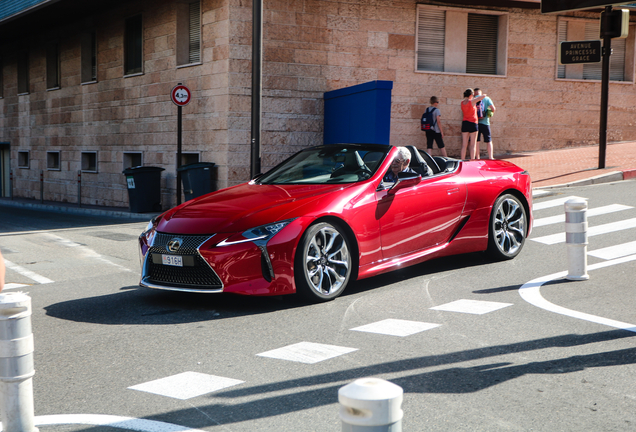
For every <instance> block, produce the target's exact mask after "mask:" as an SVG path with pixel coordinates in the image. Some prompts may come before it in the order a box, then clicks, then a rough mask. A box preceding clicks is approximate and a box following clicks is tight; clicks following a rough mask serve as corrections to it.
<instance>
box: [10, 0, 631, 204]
mask: <svg viewBox="0 0 636 432" xmlns="http://www.w3.org/2000/svg"><path fill="white" fill-rule="evenodd" d="M539 6H540V2H539V1H538V0H527V1H512V0H511V1H501V0H482V1H478V2H475V1H469V0H448V1H430V0H420V1H415V0H264V6H263V21H264V31H263V43H264V48H263V103H262V107H263V114H262V141H261V151H262V162H261V165H262V168H263V170H266V169H268V168H270V167H272V166H273V165H275V164H276V163H278V162H279V161H281V160H282V159H283V158H285V157H287V156H288V155H290V154H292V153H293V152H295V151H297V150H299V149H301V148H304V147H306V146H310V145H315V144H321V143H322V139H323V114H324V104H323V95H324V93H325V92H327V91H331V90H335V89H340V88H343V87H347V86H351V85H355V84H360V83H364V82H368V81H373V80H388V81H392V82H393V90H392V103H391V119H390V122H391V138H390V139H391V143H392V144H396V145H416V146H419V147H425V141H424V136H423V133H422V132H421V131H420V130H419V118H420V116H421V114H422V112H423V110H424V109H425V107H426V106H427V105H428V100H429V98H430V96H432V95H436V96H438V97H439V98H440V100H441V103H440V108H441V111H442V116H443V117H442V118H443V120H444V121H445V124H446V137H445V140H446V143H447V147H448V151H449V154H450V155H451V156H456V157H457V156H458V155H459V148H460V146H461V137H460V123H461V111H460V108H459V103H460V101H461V99H462V93H463V91H464V90H465V89H466V88H468V87H480V88H482V89H483V90H484V92H485V93H487V94H488V95H489V96H490V97H491V98H492V99H493V101H494V102H495V104H496V106H497V113H496V115H495V117H493V122H492V123H493V125H492V129H493V142H494V145H495V154H500V155H501V154H505V153H509V152H518V151H538V150H543V149H554V148H561V147H567V146H581V145H590V144H595V143H597V142H598V137H599V112H600V94H601V90H600V88H601V83H600V64H580V65H568V66H560V65H559V63H558V56H557V48H558V46H559V41H564V40H570V41H571V40H590V39H598V26H599V15H600V14H599V12H600V11H598V10H595V11H576V12H567V13H560V14H554V15H552V14H551V15H546V14H541V13H540V9H539ZM251 20H252V4H251V1H249V0H196V1H192V0H128V1H123V0H111V1H107V0H92V1H90V2H88V1H85V0H57V1H52V0H11V1H4V2H2V3H0V65H1V66H0V72H1V73H0V179H2V187H1V188H0V191H1V192H2V194H1V195H2V196H9V194H10V192H11V191H10V190H9V183H10V182H9V179H8V177H9V175H12V178H13V181H12V193H13V195H14V196H19V197H28V198H39V197H40V184H41V183H40V176H41V175H42V177H43V180H44V182H43V184H44V189H43V194H44V199H46V200H54V201H61V202H77V183H76V182H77V175H78V171H80V172H81V174H82V189H81V194H82V203H85V204H97V205H105V206H119V207H125V206H127V204H128V196H127V190H126V179H125V176H124V175H123V174H122V170H123V169H124V168H126V167H129V166H136V165H142V164H143V165H150V166H159V167H163V168H165V171H164V172H163V175H162V194H163V195H162V197H163V207H164V208H168V207H169V206H172V205H174V204H175V198H174V196H175V185H176V180H175V173H176V169H175V167H176V139H177V138H176V129H177V120H176V118H177V116H176V114H177V109H176V107H175V105H173V104H172V103H171V101H170V91H171V89H172V88H173V87H174V86H175V85H176V84H177V83H183V84H184V85H186V86H188V87H189V88H190V89H191V90H192V94H193V98H192V102H191V103H190V104H189V105H187V106H185V107H184V108H183V153H184V154H183V157H182V163H189V162H195V161H205V162H214V163H215V164H216V167H217V176H218V185H219V187H225V186H229V185H233V184H237V183H240V182H243V181H246V180H248V179H249V175H250V138H251V136H250V119H251V104H250V97H251V96H250V95H251V51H252V49H251V43H252V37H251V34H252V33H251V27H252V26H251ZM634 34H635V31H634V28H633V26H630V30H629V36H628V37H627V38H626V39H614V40H613V42H612V47H613V51H614V54H613V55H612V67H611V72H612V77H611V79H612V81H611V83H610V94H609V105H610V107H609V127H608V129H609V135H608V142H613V141H624V140H634V139H635V138H636V124H635V122H634V120H633V119H634V114H635V111H636V107H635V106H634V104H633V100H634V97H635V96H636V89H635V88H634V52H635V48H634Z"/></svg>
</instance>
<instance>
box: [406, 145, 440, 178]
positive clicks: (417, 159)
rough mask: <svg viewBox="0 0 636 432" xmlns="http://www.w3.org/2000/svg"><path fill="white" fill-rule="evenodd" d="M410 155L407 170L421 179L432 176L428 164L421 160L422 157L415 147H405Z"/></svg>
mask: <svg viewBox="0 0 636 432" xmlns="http://www.w3.org/2000/svg"><path fill="white" fill-rule="evenodd" d="M406 148H407V149H409V152H410V153H411V162H410V163H409V168H411V169H412V170H413V171H415V172H416V173H418V174H419V175H421V176H422V177H426V176H430V175H433V170H431V168H430V167H429V165H428V163H426V161H425V160H424V159H423V158H422V155H421V154H420V152H419V151H417V148H415V146H406Z"/></svg>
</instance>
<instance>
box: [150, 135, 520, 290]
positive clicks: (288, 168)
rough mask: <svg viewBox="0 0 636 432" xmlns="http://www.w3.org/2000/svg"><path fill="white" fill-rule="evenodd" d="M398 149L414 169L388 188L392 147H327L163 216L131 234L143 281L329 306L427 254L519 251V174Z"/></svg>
mask: <svg viewBox="0 0 636 432" xmlns="http://www.w3.org/2000/svg"><path fill="white" fill-rule="evenodd" d="M407 148H408V150H409V152H410V153H411V162H410V165H409V167H410V168H411V170H407V171H411V172H400V173H399V175H398V178H397V180H396V181H387V179H386V177H385V176H386V174H387V173H388V172H389V170H390V169H391V162H392V161H393V159H394V158H397V157H399V149H398V148H397V147H393V146H387V145H364V144H331V145H325V146H317V147H312V148H308V149H306V150H303V151H301V152H299V153H297V154H295V155H293V156H292V157H290V158H289V159H287V160H285V161H284V162H282V163H281V164H279V165H278V166H276V167H275V168H273V169H272V170H270V171H268V172H267V173H265V174H262V175H259V176H258V177H256V178H255V179H253V180H251V181H250V182H248V183H244V184H240V185H238V186H233V187H229V188H226V189H222V190H219V191H216V192H212V193H210V194H207V195H204V196H201V197H198V198H195V199H193V200H190V201H187V202H185V203H183V204H181V205H179V206H177V207H175V208H172V209H170V210H168V211H166V212H165V213H163V214H161V215H160V216H158V217H156V218H154V219H153V220H152V221H151V222H150V223H149V224H148V227H147V228H146V230H145V231H144V232H143V233H142V234H141V236H140V237H139V245H140V253H141V264H142V273H141V282H140V285H141V286H144V287H149V288H158V289H167V290H175V291H189V292H208V293H221V292H226V293H236V294H248V295H279V294H290V293H296V292H298V293H299V294H301V295H303V296H304V297H306V298H308V299H309V300H311V301H326V300H331V299H333V298H335V297H337V296H338V295H340V294H341V293H342V292H343V291H344V290H345V288H346V287H347V285H348V284H349V283H351V282H352V281H355V280H357V279H363V278H368V277H371V276H375V275H378V274H380V273H385V272H389V271H392V270H395V269H398V268H402V267H405V266H408V265H413V264H417V263H421V262H423V261H426V260H429V259H432V258H437V257H442V256H448V255H453V254H463V253H469V252H476V251H487V252H488V253H489V254H490V255H492V256H493V258H495V259H511V258H514V257H515V256H517V255H518V254H519V252H520V251H521V249H522V248H523V245H524V241H525V239H526V237H527V236H528V235H529V233H530V230H531V226H532V214H531V208H532V186H531V180H530V176H529V175H528V173H527V172H526V171H524V170H523V169H521V168H519V167H517V166H516V165H514V164H512V163H510V162H506V161H500V160H474V161H460V160H456V159H451V158H440V157H435V158H432V157H430V156H429V155H428V154H427V153H426V152H424V151H421V150H418V149H416V148H415V147H412V146H411V147H407Z"/></svg>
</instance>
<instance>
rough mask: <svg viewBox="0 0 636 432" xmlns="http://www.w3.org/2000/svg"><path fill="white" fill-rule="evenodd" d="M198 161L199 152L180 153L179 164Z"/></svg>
mask: <svg viewBox="0 0 636 432" xmlns="http://www.w3.org/2000/svg"><path fill="white" fill-rule="evenodd" d="M197 162H199V153H181V166H184V165H190V164H193V163H197Z"/></svg>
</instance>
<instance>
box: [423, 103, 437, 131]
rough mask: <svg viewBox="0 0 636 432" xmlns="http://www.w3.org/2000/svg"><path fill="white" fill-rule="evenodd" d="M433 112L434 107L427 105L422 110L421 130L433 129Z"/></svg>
mask: <svg viewBox="0 0 636 432" xmlns="http://www.w3.org/2000/svg"><path fill="white" fill-rule="evenodd" d="M431 108H433V109H431ZM429 110H430V111H429ZM434 112H435V108H434V107H428V108H426V110H425V111H424V114H422V120H421V124H422V130H423V131H427V130H433V126H434V125H435V119H434V118H433V113H434Z"/></svg>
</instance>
